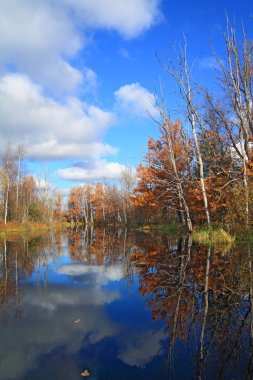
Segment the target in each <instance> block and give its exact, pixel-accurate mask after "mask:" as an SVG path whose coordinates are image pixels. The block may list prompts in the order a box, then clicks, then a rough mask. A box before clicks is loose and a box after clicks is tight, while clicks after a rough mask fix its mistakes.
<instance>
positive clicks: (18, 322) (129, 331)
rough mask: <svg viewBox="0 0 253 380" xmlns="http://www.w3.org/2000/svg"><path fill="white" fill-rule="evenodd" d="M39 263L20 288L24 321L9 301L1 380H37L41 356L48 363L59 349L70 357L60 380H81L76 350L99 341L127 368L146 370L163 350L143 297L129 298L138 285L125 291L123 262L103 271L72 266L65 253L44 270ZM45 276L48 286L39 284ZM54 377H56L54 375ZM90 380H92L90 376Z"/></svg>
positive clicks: (2, 342) (79, 264)
mask: <svg viewBox="0 0 253 380" xmlns="http://www.w3.org/2000/svg"><path fill="white" fill-rule="evenodd" d="M7 254H8V252H7ZM39 261H40V262H41V258H39V259H38V261H37V265H35V267H34V271H33V273H31V274H30V275H29V276H28V277H27V282H25V283H23V285H22V291H21V289H20V292H21V293H22V295H20V297H21V303H22V316H21V317H20V318H15V316H14V314H12V313H11V311H12V308H13V306H14V299H12V300H11V301H10V303H9V305H8V307H9V309H10V310H9V313H8V320H6V321H5V322H3V324H2V325H1V326H0V334H1V340H0V374H1V376H0V378H1V379H2V380H5V379H6V380H7V379H26V378H30V376H34V379H35V378H36V379H37V377H38V376H39V368H40V366H41V364H40V363H41V361H43V357H45V356H49V357H51V359H50V360H52V358H53V356H54V355H55V352H56V351H57V350H59V349H63V350H64V353H65V355H67V356H68V358H72V359H71V362H72V364H71V367H72V370H71V371H70V373H69V375H67V374H66V373H65V374H64V377H63V378H64V379H65V378H66V379H70V378H80V369H79V368H78V364H76V368H75V364H74V363H75V361H78V359H77V358H78V357H79V356H80V351H81V350H86V351H89V349H90V347H91V346H96V345H99V343H100V342H104V343H103V344H105V342H106V340H107V339H110V340H111V343H110V344H111V345H112V346H113V345H116V346H117V352H116V358H115V359H117V360H119V361H121V362H122V363H125V364H126V365H127V366H136V367H140V368H144V367H145V365H146V364H147V363H149V362H150V361H151V360H152V358H153V357H154V356H155V355H156V354H157V352H158V351H159V350H160V349H161V343H160V342H161V340H162V339H163V338H164V337H163V334H162V333H161V332H156V331H155V330H154V329H153V326H152V321H151V317H150V311H149V310H148V309H147V308H146V306H145V304H144V302H143V300H142V299H141V297H140V296H139V295H138V294H136V293H134V294H133V293H132V290H131V289H134V288H135V289H137V286H136V287H134V286H132V287H131V289H130V288H129V281H128V280H127V279H126V278H125V275H124V273H123V268H122V263H117V264H114V265H108V266H103V265H95V264H93V265H91V263H83V262H78V261H77V262H76V261H75V262H73V261H72V260H71V258H70V255H66V252H65V256H60V257H58V258H55V259H54V260H52V257H51V256H49V259H48V260H47V263H46V266H45V265H41V266H40V268H38V262H39ZM44 262H45V260H44ZM45 272H46V282H44V283H43V281H42V279H43V278H44V277H45V276H44V274H45ZM38 273H39V277H38ZM38 278H39V279H40V286H38ZM51 280H52V281H51ZM125 301H126V302H127V304H128V308H129V309H128V313H129V318H128V320H127V319H124V318H123V320H122V318H121V313H122V310H124V308H122V305H123V304H124V302H125ZM136 303H138V309H139V313H140V314H141V315H142V317H144V319H143V320H142V321H141V325H134V326H133V324H135V321H134V320H133V319H132V316H134V315H135V314H136V313H138V309H137V310H136ZM111 305H114V308H116V314H119V316H118V320H117V318H115V314H114V312H113V314H114V315H113V316H112V315H111V312H110V307H111ZM124 312H125V311H124ZM134 319H135V318H134ZM150 326H152V328H151V327H150ZM112 341H113V344H112ZM106 349H107V348H106V344H105V350H106ZM73 357H76V359H73ZM50 360H49V362H50ZM67 362H68V360H67ZM61 365H62V366H64V365H65V364H64V363H62V364H61ZM86 365H87V366H89V363H88V362H87V363H86ZM93 365H94V364H93ZM36 368H37V369H36ZM91 369H92V368H91ZM50 370H52V368H51V369H50ZM93 370H94V368H93ZM33 371H35V372H34V373H33ZM37 371H38V372H37ZM42 372H43V371H42ZM57 373H58V372H57ZM47 376H48V375H47ZM54 376H58V375H57V374H56V373H55V375H54ZM61 376H62V375H61ZM71 376H72V377H71ZM73 376H74V377H73ZM31 378H33V377H31ZM92 378H96V377H94V373H93V377H92Z"/></svg>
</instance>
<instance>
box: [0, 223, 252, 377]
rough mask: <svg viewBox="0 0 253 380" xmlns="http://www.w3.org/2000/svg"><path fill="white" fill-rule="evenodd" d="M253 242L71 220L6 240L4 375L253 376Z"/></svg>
mask: <svg viewBox="0 0 253 380" xmlns="http://www.w3.org/2000/svg"><path fill="white" fill-rule="evenodd" d="M252 297H253V275H252V246H251V245H250V244H243V245H240V246H237V247H197V246H194V245H193V244H192V242H191V240H190V239H189V238H187V237H177V236H169V235H165V236H155V235H148V234H144V233H134V232H131V231H127V230H123V229H122V230H117V231H113V230H103V229H97V230H90V229H86V230H69V231H67V232H59V233H57V234H46V235H43V236H40V237H37V238H34V239H30V240H29V241H27V240H25V239H21V238H20V239H18V238H16V239H13V240H12V241H5V240H3V241H1V244H0V318H1V319H0V336H1V339H0V379H1V380H7V379H17V380H28V379H29V380H40V379H43V380H45V379H50V380H51V379H52V380H54V379H56V380H57V379H72V380H75V379H80V378H82V376H81V373H82V372H83V371H84V370H86V369H87V370H88V372H89V373H90V376H89V377H88V378H89V379H91V380H92V379H101V380H102V379H103V380H114V379H146V380H147V379H182V378H184V379H216V378H217V379H218V378H220V379H251V378H252V374H253V359H252V347H253V340H252V338H253V322H252V312H253V308H252V299H253V298H252Z"/></svg>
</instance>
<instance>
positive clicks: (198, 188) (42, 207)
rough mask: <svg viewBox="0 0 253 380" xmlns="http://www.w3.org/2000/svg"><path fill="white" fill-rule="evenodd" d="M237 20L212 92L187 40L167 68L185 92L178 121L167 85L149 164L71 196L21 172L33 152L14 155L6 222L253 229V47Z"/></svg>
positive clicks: (5, 178) (5, 161) (0, 176)
mask: <svg viewBox="0 0 253 380" xmlns="http://www.w3.org/2000/svg"><path fill="white" fill-rule="evenodd" d="M242 35H243V37H242V38H237V35H236V31H235V28H234V27H233V26H231V24H230V22H229V20H227V31H226V32H225V33H224V43H225V49H224V50H225V51H224V54H223V55H222V56H219V55H218V54H216V53H215V52H214V53H213V54H214V59H215V69H214V75H213V86H212V89H211V90H209V89H206V88H204V87H201V86H200V85H199V84H197V83H196V82H195V80H194V77H193V67H192V65H191V64H190V63H189V60H188V57H187V41H186V39H184V44H183V45H182V46H181V45H179V47H178V48H177V49H176V51H175V59H174V60H170V59H167V61H166V63H163V62H161V65H162V68H163V70H165V72H166V73H167V74H168V77H169V78H170V80H173V81H174V82H175V84H176V86H177V89H178V94H177V95H178V107H179V109H180V110H179V111H178V113H177V115H178V116H177V117H176V118H173V117H171V114H172V113H173V112H172V110H170V109H169V107H168V105H167V99H166V95H165V94H164V93H163V89H162V86H161V90H160V94H159V95H157V97H156V104H155V105H156V109H157V111H158V115H159V116H158V117H156V118H154V123H156V124H157V128H158V129H159V133H160V135H159V138H157V139H154V138H152V137H151V138H149V141H148V145H147V153H146V155H145V158H144V160H143V162H142V163H141V164H140V165H139V166H138V167H137V168H136V170H135V169H133V168H128V169H125V170H124V171H123V172H122V175H121V179H120V183H119V184H118V185H116V184H111V183H109V182H108V183H107V182H105V181H104V182H100V183H95V184H91V183H90V184H89V183H88V184H84V185H79V186H75V187H73V188H71V189H70V191H69V195H68V199H65V200H64V198H63V195H62V194H61V191H60V190H56V189H53V188H52V187H51V186H50V185H49V182H48V181H46V180H45V179H42V178H40V179H39V180H38V179H35V178H33V177H32V176H31V175H29V174H24V171H23V170H21V167H22V161H23V159H24V157H25V147H24V146H23V145H20V146H19V147H18V148H17V149H16V152H12V149H11V146H8V147H7V148H6V151H5V153H4V154H3V155H2V158H1V168H0V186H1V189H0V197H1V198H0V199H1V204H0V213H1V222H2V224H6V223H7V222H19V223H24V222H27V221H31V222H41V223H53V222H56V221H57V222H63V221H68V222H71V223H83V224H103V225H108V224H110V225H146V224H151V225H155V224H169V223H178V224H180V225H182V226H185V228H186V229H187V230H188V232H192V230H193V226H197V225H201V226H209V225H222V226H224V227H225V228H227V229H228V230H233V229H236V228H239V227H240V228H244V229H249V228H250V227H251V226H252V222H253V220H252V215H253V213H252V211H253V210H252V208H253V179H252V175H253V100H252V91H253V86H252V84H253V43H252V40H250V39H248V37H247V34H246V32H245V31H243V33H242Z"/></svg>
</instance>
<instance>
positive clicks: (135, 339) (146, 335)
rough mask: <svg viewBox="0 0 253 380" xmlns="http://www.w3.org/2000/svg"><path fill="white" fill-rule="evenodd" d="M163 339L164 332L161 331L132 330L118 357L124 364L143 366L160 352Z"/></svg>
mask: <svg viewBox="0 0 253 380" xmlns="http://www.w3.org/2000/svg"><path fill="white" fill-rule="evenodd" d="M163 339H164V334H163V333H162V332H161V331H157V332H155V333H154V331H152V330H146V331H145V330H144V331H141V332H136V331H134V332H132V334H130V335H128V337H127V338H126V340H125V341H124V343H123V347H122V349H121V351H120V353H119V355H118V358H119V359H121V360H122V361H123V362H124V363H125V364H128V365H130V366H136V367H141V368H143V367H145V365H146V364H147V363H149V362H150V361H151V360H152V359H153V358H154V357H155V356H156V355H157V354H159V353H161V349H162V344H161V341H162V340H163Z"/></svg>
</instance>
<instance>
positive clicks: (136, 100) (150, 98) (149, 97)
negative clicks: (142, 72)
mask: <svg viewBox="0 0 253 380" xmlns="http://www.w3.org/2000/svg"><path fill="white" fill-rule="evenodd" d="M114 95H115V99H116V103H117V106H118V108H119V109H120V110H122V111H123V112H127V113H128V114H129V115H132V116H137V117H148V116H149V113H150V114H151V115H152V116H155V115H157V110H156V108H155V107H154V95H153V94H152V93H151V92H149V91H148V90H147V89H146V88H144V87H142V86H141V85H140V84H139V83H131V84H126V85H124V86H122V87H120V88H119V90H117V91H115V93H114Z"/></svg>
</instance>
